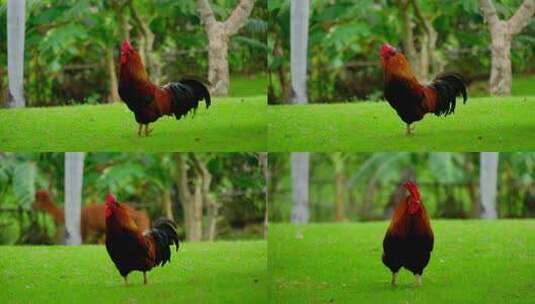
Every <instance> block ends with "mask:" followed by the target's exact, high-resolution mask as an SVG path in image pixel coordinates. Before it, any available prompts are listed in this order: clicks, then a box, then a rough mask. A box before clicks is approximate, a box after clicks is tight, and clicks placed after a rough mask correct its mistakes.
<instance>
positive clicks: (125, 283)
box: [123, 276, 128, 286]
mask: <svg viewBox="0 0 535 304" xmlns="http://www.w3.org/2000/svg"><path fill="white" fill-rule="evenodd" d="M123 278H124V285H126V286H128V279H127V278H126V276H124V277H123Z"/></svg>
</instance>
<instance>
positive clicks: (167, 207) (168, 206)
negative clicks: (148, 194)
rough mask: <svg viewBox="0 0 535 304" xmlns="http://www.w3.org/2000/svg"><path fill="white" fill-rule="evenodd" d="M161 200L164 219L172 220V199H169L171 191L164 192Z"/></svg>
mask: <svg viewBox="0 0 535 304" xmlns="http://www.w3.org/2000/svg"><path fill="white" fill-rule="evenodd" d="M162 200H163V210H164V212H165V217H166V218H168V219H170V220H174V218H175V217H174V216H173V199H172V198H171V191H169V190H167V189H166V190H164V191H163V193H162Z"/></svg>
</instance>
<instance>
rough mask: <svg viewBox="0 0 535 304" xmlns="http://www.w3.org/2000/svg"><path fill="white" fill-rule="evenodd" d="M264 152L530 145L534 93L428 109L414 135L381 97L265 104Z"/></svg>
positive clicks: (534, 122) (482, 148)
mask: <svg viewBox="0 0 535 304" xmlns="http://www.w3.org/2000/svg"><path fill="white" fill-rule="evenodd" d="M268 124H269V126H268V147H269V150H270V151H322V152H325V151H516V150H533V149H535V140H532V138H533V134H535V96H532V97H503V98H490V97H487V98H469V100H468V102H467V103H466V104H462V103H460V102H459V103H458V105H457V108H456V110H455V113H454V114H453V115H450V116H446V117H436V116H434V115H433V114H428V115H426V116H425V117H424V119H423V120H421V121H419V122H416V123H415V124H414V125H415V128H416V129H415V135H414V136H406V135H405V124H404V123H403V121H402V120H401V119H400V118H399V117H398V116H397V114H396V112H395V111H394V109H392V108H391V107H390V105H389V104H388V103H386V102H366V103H339V104H312V105H285V106H270V107H269V108H268Z"/></svg>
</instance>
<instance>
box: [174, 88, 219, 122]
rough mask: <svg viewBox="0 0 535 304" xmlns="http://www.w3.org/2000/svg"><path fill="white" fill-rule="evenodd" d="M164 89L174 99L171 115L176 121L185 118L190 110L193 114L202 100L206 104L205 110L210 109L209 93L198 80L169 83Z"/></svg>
mask: <svg viewBox="0 0 535 304" xmlns="http://www.w3.org/2000/svg"><path fill="white" fill-rule="evenodd" d="M165 88H166V89H168V90H169V91H171V93H173V96H174V97H175V99H174V104H173V114H174V115H175V117H176V118H177V119H179V118H180V117H182V116H185V115H186V114H187V113H189V112H190V111H192V110H193V112H195V110H197V107H198V106H199V102H200V101H201V100H203V99H204V101H205V102H206V108H209V107H210V104H211V99H210V92H208V88H207V87H206V86H205V85H204V84H203V83H202V82H201V81H199V80H196V79H189V78H188V79H186V78H185V79H181V80H180V81H178V82H173V83H170V84H168V85H166V86H165Z"/></svg>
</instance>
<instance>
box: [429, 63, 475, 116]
mask: <svg viewBox="0 0 535 304" xmlns="http://www.w3.org/2000/svg"><path fill="white" fill-rule="evenodd" d="M429 88H431V89H432V90H434V91H435V92H436V93H437V98H438V102H437V104H436V107H435V109H434V111H433V112H434V113H435V115H437V116H441V115H444V116H446V115H449V114H453V113H454V112H455V104H456V101H457V96H462V97H463V103H466V98H467V97H466V86H465V81H464V78H463V76H461V75H460V74H457V73H444V74H440V75H438V76H437V77H435V79H434V80H433V82H431V84H430V85H429Z"/></svg>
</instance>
